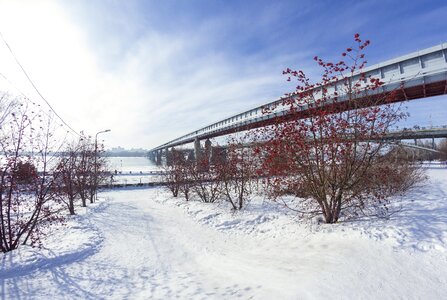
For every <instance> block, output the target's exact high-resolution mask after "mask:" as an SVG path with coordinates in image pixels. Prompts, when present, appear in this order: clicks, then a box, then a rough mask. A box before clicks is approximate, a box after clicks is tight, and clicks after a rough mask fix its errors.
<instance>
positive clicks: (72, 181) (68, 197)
mask: <svg viewBox="0 0 447 300" xmlns="http://www.w3.org/2000/svg"><path fill="white" fill-rule="evenodd" d="M77 150H78V149H77V147H76V145H69V146H68V147H67V149H66V150H65V152H64V154H63V155H62V156H60V158H59V162H58V164H57V168H56V172H55V174H54V176H56V178H57V181H58V189H59V194H60V197H61V198H60V200H61V201H62V202H63V203H64V204H65V205H66V206H67V208H68V211H69V213H70V215H74V214H76V212H75V201H76V199H77V198H78V196H79V195H80V194H81V191H80V189H79V187H78V185H77V180H76V175H77V172H78V171H79V169H78V167H79V159H78V156H79V153H78V151H77ZM83 204H84V205H85V204H86V203H85V199H84V201H83Z"/></svg>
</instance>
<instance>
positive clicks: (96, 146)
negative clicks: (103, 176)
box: [95, 129, 110, 201]
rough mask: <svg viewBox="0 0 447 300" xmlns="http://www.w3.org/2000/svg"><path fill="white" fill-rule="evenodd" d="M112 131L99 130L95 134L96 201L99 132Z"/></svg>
mask: <svg viewBox="0 0 447 300" xmlns="http://www.w3.org/2000/svg"><path fill="white" fill-rule="evenodd" d="M105 132H110V129H106V130H102V131H98V132H97V133H96V135H95V201H96V200H98V193H97V192H98V165H97V157H98V134H100V133H105Z"/></svg>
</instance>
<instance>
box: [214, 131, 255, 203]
mask: <svg viewBox="0 0 447 300" xmlns="http://www.w3.org/2000/svg"><path fill="white" fill-rule="evenodd" d="M216 171H217V176H218V179H219V181H220V182H221V184H222V194H223V195H224V197H225V199H226V200H227V201H228V202H230V204H231V206H232V208H233V209H234V210H240V209H242V208H243V206H244V204H245V203H246V202H247V201H248V200H249V197H250V195H251V194H252V184H253V182H252V181H253V179H254V177H255V175H256V163H255V160H254V155H253V149H252V148H251V147H249V146H247V145H246V140H245V139H243V138H234V137H233V138H230V139H229V140H228V143H227V149H226V159H225V161H222V162H217V163H216Z"/></svg>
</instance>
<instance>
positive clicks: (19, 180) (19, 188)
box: [0, 99, 62, 252]
mask: <svg viewBox="0 0 447 300" xmlns="http://www.w3.org/2000/svg"><path fill="white" fill-rule="evenodd" d="M11 101H13V102H14V103H20V101H19V99H12V100H11ZM47 116H48V118H44V116H43V115H42V114H39V113H35V112H34V111H32V110H31V109H29V107H28V106H27V105H25V104H22V103H20V104H18V105H16V106H14V109H13V110H11V111H10V113H9V114H8V115H6V116H5V117H4V118H3V120H2V124H1V125H2V126H1V127H0V151H1V159H0V250H1V251H2V252H7V251H11V250H13V249H16V248H17V247H18V246H19V245H20V244H26V243H29V244H31V245H35V244H38V243H39V242H40V237H41V236H42V234H43V230H42V229H44V228H45V227H47V226H49V225H51V224H52V223H53V222H55V221H61V220H62V217H60V216H59V215H58V211H59V209H60V207H59V205H58V203H57V201H56V196H55V191H56V189H55V182H54V177H53V176H51V175H50V174H51V172H52V170H51V168H50V165H51V164H50V161H51V159H52V157H53V156H52V155H51V149H52V144H53V143H54V142H55V140H54V135H53V131H52V127H51V124H52V118H51V116H49V115H47ZM45 119H46V122H45ZM36 125H37V126H36ZM37 170H38V171H37Z"/></svg>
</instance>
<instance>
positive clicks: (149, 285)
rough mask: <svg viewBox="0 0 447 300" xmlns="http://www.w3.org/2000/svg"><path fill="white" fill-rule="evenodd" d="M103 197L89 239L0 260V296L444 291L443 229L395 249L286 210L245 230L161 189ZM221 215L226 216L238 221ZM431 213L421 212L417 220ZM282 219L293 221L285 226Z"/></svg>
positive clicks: (429, 294) (416, 294)
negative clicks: (422, 242) (38, 255)
mask: <svg viewBox="0 0 447 300" xmlns="http://www.w3.org/2000/svg"><path fill="white" fill-rule="evenodd" d="M440 188H441V187H440ZM441 192H442V193H443V194H442V193H441ZM441 192H440V191H438V196H439V195H440V194H439V193H441V194H442V195H444V199H434V200H436V201H439V200H444V201H445V200H446V198H445V195H446V194H447V190H446V189H445V185H442V191H441ZM102 196H103V197H105V198H106V201H103V202H101V203H99V204H98V205H97V206H96V207H95V208H94V209H93V210H94V212H93V213H91V214H90V213H89V214H87V215H86V217H85V218H81V219H80V223H81V225H80V227H81V228H83V230H89V231H90V232H93V233H94V234H95V235H96V241H97V242H96V244H91V243H90V242H88V243H87V242H85V243H84V244H83V245H84V246H85V247H87V246H88V247H87V250H85V249H84V250H83V251H84V252H82V251H81V252H79V251H77V252H73V254H72V255H71V256H70V254H67V255H65V256H64V257H63V259H61V258H60V257H59V256H55V257H54V258H52V259H48V261H46V262H44V263H41V264H40V265H38V268H34V269H32V268H31V269H29V268H28V269H27V268H22V269H20V268H19V269H18V270H16V271H14V269H12V270H10V271H8V272H4V270H3V269H2V272H1V273H0V292H1V293H0V295H1V297H0V299H238V298H240V299H297V298H299V299H315V298H316V299H322V298H325V299H401V298H405V299H421V298H423V299H443V298H444V297H445V295H446V294H447V252H446V248H445V241H443V240H442V239H443V237H441V242H440V244H439V245H438V247H435V248H430V247H428V248H427V249H428V250H426V251H422V250H421V249H419V248H417V247H416V248H414V247H413V248H411V247H410V248H409V247H397V248H396V245H395V243H392V242H388V241H387V240H386V239H384V240H381V239H379V240H375V239H372V238H371V236H368V235H366V234H365V233H364V232H362V231H361V230H352V229H351V228H344V227H343V226H338V225H335V226H334V230H332V229H331V228H330V227H328V228H329V230H324V231H318V232H309V230H308V228H303V227H302V226H301V227H300V225H299V224H297V223H293V222H292V225H290V224H286V223H285V222H282V221H283V220H288V222H289V223H290V219H289V218H287V217H285V218H282V219H281V218H280V219H276V220H273V221H272V222H270V223H268V224H267V225H266V226H270V227H272V228H270V229H271V230H272V231H273V230H274V231H277V232H278V233H279V234H278V235H277V236H276V237H275V236H270V235H263V234H247V233H246V232H241V231H237V230H222V229H219V228H218V227H212V226H209V224H201V223H200V222H197V220H195V219H194V218H193V217H191V215H190V214H188V213H185V207H184V205H186V204H182V205H183V206H182V205H181V206H180V207H179V206H177V205H174V204H172V202H170V203H169V204H168V203H162V201H160V199H166V198H167V194H166V193H165V192H163V191H161V190H159V189H141V190H138V189H136V190H120V191H111V192H106V193H103V194H102ZM157 199H158V200H157ZM188 205H191V206H189V208H191V209H196V214H197V213H198V211H197V208H195V207H196V206H197V205H198V206H200V207H206V206H204V204H197V203H196V204H194V203H191V204H188ZM443 205H445V204H443ZM424 207H428V206H427V205H425V206H424ZM187 208H188V207H187ZM189 208H188V209H189ZM210 211H214V210H213V209H212V208H211V210H210ZM199 212H200V211H199ZM404 215H405V214H404ZM225 216H227V220H226V221H225V222H224V224H227V225H231V224H232V222H233V223H234V222H237V217H233V216H231V214H229V213H228V215H225ZM445 216H446V211H443V212H439V211H438V214H437V215H435V216H434V217H435V220H434V221H435V222H437V223H439V222H441V224H442V220H445ZM212 217H213V215H212V214H208V217H207V218H212ZM429 218H430V214H428V213H427V215H424V216H423V218H422V220H421V221H424V222H429ZM258 219H259V218H257V219H256V220H258ZM414 221H415V222H416V221H417V220H416V219H415V220H414ZM202 223H203V222H202ZM246 223H249V222H246ZM393 224H394V223H392V224H391V225H393ZM391 225H389V226H390V227H393V226H394V225H395V224H394V225H393V226H391ZM287 226H294V228H298V229H297V230H296V231H287V230H283V229H282V228H283V227H287ZM337 226H338V227H337ZM415 226H419V225H418V224H417V223H415ZM442 226H443V228H445V224H444V225H442ZM387 230H389V229H387ZM387 230H385V231H384V232H385V234H386V233H387ZM393 232H394V231H393ZM414 232H421V231H420V230H419V231H414ZM382 233H383V232H382ZM421 233H424V232H421ZM59 239H60V240H61V244H64V243H66V242H64V241H65V237H59ZM437 239H439V237H437ZM56 242H57V241H56ZM426 243H428V242H426ZM62 246H63V245H61V247H62ZM85 247H84V248H85ZM424 249H425V248H424ZM79 253H82V254H83V255H79ZM14 255H17V254H14ZM5 257H7V256H5ZM5 257H4V258H3V262H2V264H3V266H4V265H5Z"/></svg>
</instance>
